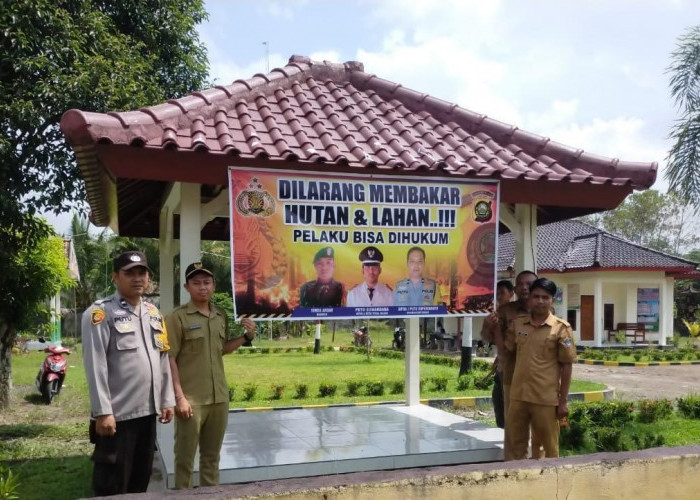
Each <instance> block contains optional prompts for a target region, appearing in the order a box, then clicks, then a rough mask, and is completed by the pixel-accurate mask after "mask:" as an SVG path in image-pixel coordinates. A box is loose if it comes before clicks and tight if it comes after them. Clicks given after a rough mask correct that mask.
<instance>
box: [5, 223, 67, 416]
mask: <svg viewBox="0 0 700 500" xmlns="http://www.w3.org/2000/svg"><path fill="white" fill-rule="evenodd" d="M37 224H38V225H44V226H45V225H46V224H45V223H43V222H41V221H38V222H37ZM43 229H44V230H45V232H46V233H50V229H49V228H48V227H45V228H43ZM8 264H9V265H8V266H7V267H3V271H2V275H3V276H2V281H3V286H5V287H6V288H3V289H4V290H7V291H8V293H6V294H5V296H4V297H3V300H2V301H1V302H0V317H1V318H2V319H3V321H1V322H0V367H2V368H1V369H0V408H2V407H5V406H7V404H8V401H9V390H10V386H11V376H12V362H11V361H12V359H11V357H12V345H13V343H14V339H15V337H16V335H17V331H18V330H19V329H22V328H25V327H26V326H28V325H29V322H30V320H31V319H33V318H35V317H36V316H37V315H38V314H39V313H41V310H42V307H44V306H43V303H44V300H45V299H47V298H49V297H52V296H53V295H55V294H56V292H58V291H59V290H60V289H61V288H64V287H69V286H71V285H72V284H73V280H72V279H71V278H70V275H69V273H68V259H67V258H66V254H65V252H64V250H63V240H62V239H61V238H58V237H57V236H55V235H52V236H48V237H45V238H40V239H37V240H35V241H33V242H32V243H31V244H28V245H26V246H24V247H23V248H21V249H20V251H19V252H16V253H15V254H14V255H11V256H9V262H8Z"/></svg>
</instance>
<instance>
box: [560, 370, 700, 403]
mask: <svg viewBox="0 0 700 500" xmlns="http://www.w3.org/2000/svg"><path fill="white" fill-rule="evenodd" d="M573 378H574V379H576V380H589V381H591V382H601V383H603V384H606V385H607V386H609V387H613V388H614V389H615V397H617V398H618V399H644V398H649V399H659V398H669V399H674V398H677V397H680V396H686V395H688V394H689V393H698V394H700V365H688V366H639V367H636V366H635V367H632V366H630V367H627V366H594V365H582V364H575V365H574V375H573Z"/></svg>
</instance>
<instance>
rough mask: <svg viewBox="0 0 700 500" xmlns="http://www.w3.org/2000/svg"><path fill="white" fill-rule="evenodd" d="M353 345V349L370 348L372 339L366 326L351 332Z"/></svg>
mask: <svg viewBox="0 0 700 500" xmlns="http://www.w3.org/2000/svg"><path fill="white" fill-rule="evenodd" d="M353 343H354V344H355V347H372V339H371V338H370V336H369V329H368V328H367V327H366V326H361V327H360V328H358V329H357V330H355V331H354V332H353Z"/></svg>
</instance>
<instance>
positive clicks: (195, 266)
mask: <svg viewBox="0 0 700 500" xmlns="http://www.w3.org/2000/svg"><path fill="white" fill-rule="evenodd" d="M197 273H204V274H208V275H209V276H211V277H212V278H213V277H214V273H212V272H211V271H210V270H209V269H207V268H205V267H204V264H202V263H201V262H193V263H192V264H190V265H189V266H187V269H185V281H187V280H188V279H190V276H193V275H195V274H197Z"/></svg>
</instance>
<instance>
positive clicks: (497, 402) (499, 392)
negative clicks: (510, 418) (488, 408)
mask: <svg viewBox="0 0 700 500" xmlns="http://www.w3.org/2000/svg"><path fill="white" fill-rule="evenodd" d="M491 401H492V402H493V412H494V413H495V415H496V425H497V426H498V427H500V428H501V429H503V428H505V426H506V418H505V415H504V405H503V372H501V371H499V370H496V374H495V377H494V379H493V389H492V390H491Z"/></svg>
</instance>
